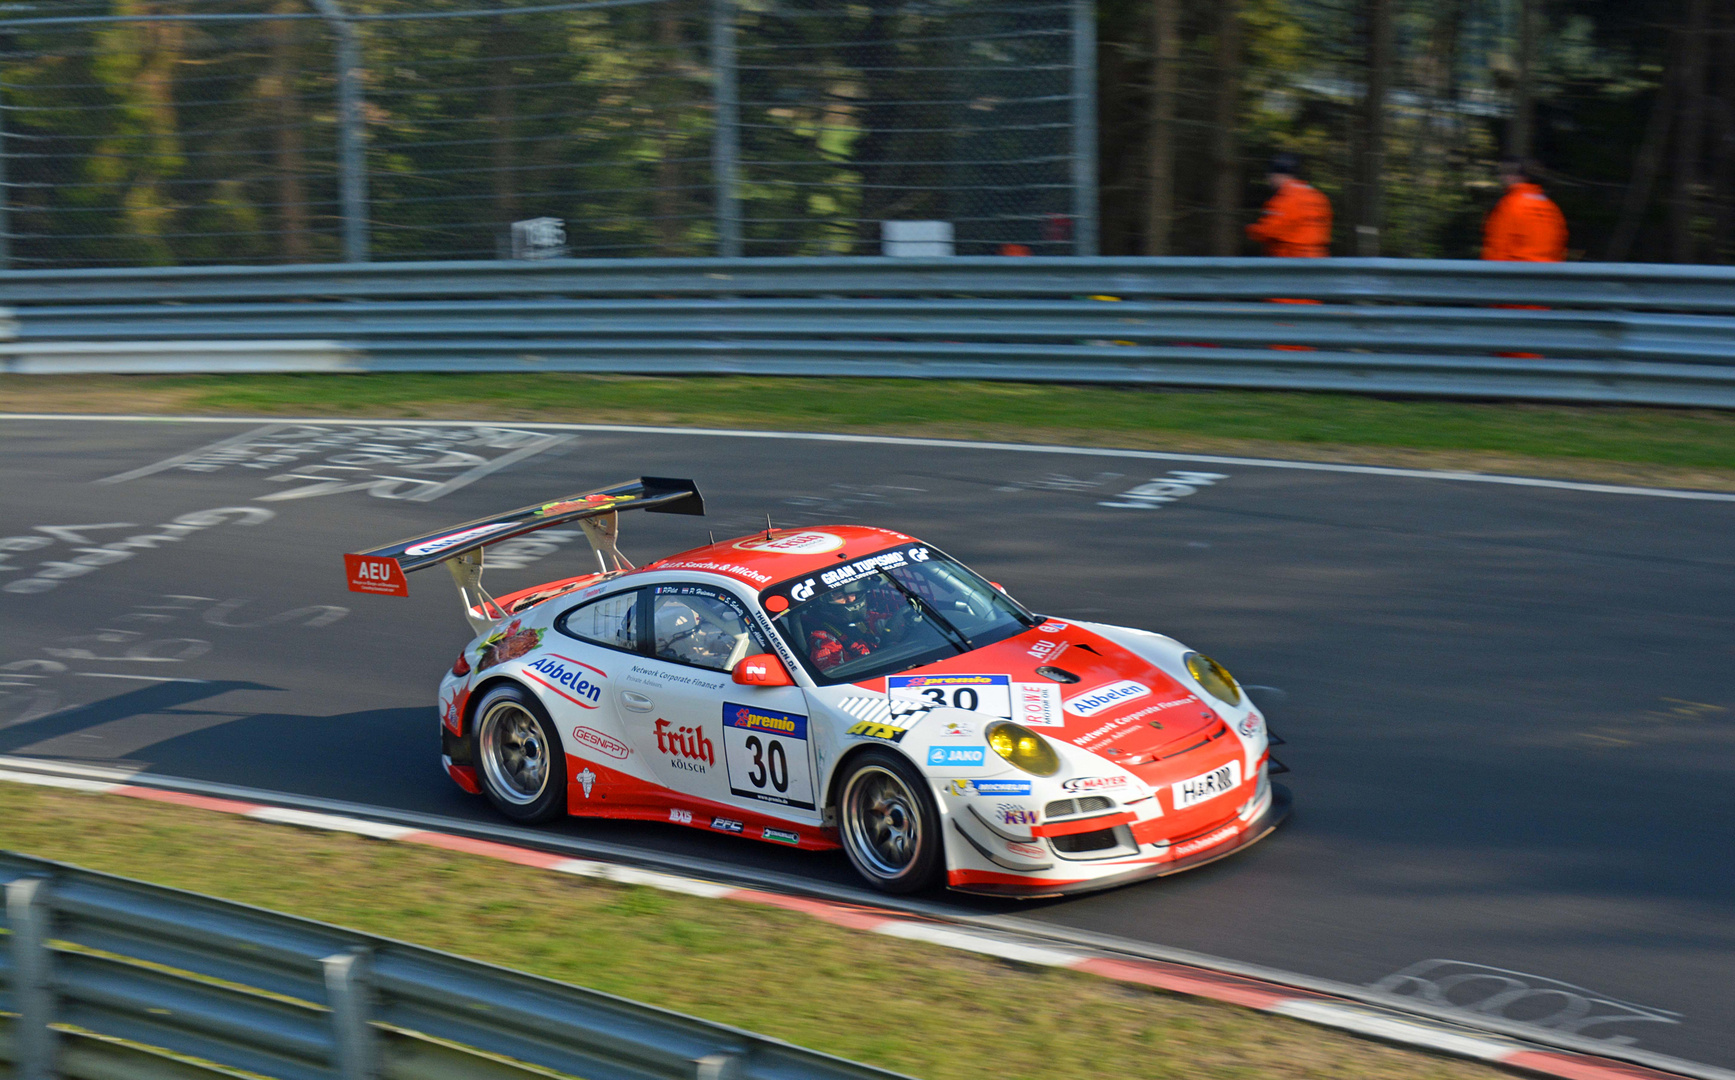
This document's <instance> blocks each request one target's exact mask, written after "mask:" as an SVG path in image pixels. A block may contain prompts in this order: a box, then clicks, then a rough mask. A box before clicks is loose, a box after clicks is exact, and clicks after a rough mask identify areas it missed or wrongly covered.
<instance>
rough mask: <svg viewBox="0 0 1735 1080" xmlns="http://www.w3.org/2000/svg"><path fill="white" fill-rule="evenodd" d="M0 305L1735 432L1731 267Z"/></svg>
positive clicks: (59, 314) (21, 276) (78, 321)
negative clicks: (1665, 407)
mask: <svg viewBox="0 0 1735 1080" xmlns="http://www.w3.org/2000/svg"><path fill="white" fill-rule="evenodd" d="M1272 298H1284V299H1290V300H1304V301H1317V302H1316V303H1299V304H1298V303H1270V302H1268V301H1269V300H1270V299H1272ZM0 304H9V305H11V306H12V312H11V314H12V318H13V319H14V320H15V325H16V334H15V336H14V338H13V340H11V341H10V342H6V343H0V357H4V358H5V360H4V370H9V371H14V372H50V371H111V372H127V371H242V370H252V371H258V370H283V371H310V370H316V371H588V372H620V373H645V374H652V373H656V374H709V373H725V372H743V373H757V374H802V375H812V374H836V375H863V376H914V377H930V378H990V379H1019V380H1047V381H1071V382H1111V383H1152V384H1169V385H1192V386H1236V387H1259V388H1270V389H1304V390H1352V391H1366V392H1373V393H1406V394H1433V395H1452V396H1466V397H1525V398H1541V399H1556V400H1578V401H1596V402H1631V403H1649V404H1672V405H1710V406H1718V407H1735V268H1731V267H1709V266H1672V265H1649V264H1588V263H1566V264H1533V263H1479V262H1446V261H1428V260H1396V259H1278V260H1273V259H1180V258H1177V259H1006V258H1002V259H995V258H964V259H922V260H917V259H708V260H642V259H635V260H567V261H548V262H528V263H527V262H486V263H479V262H456V263H454V262H443V263H383V264H368V265H354V264H325V265H307V266H288V267H275V268H255V267H214V268H193V269H165V268H155V269H146V270H99V271H45V272H35V273H0ZM1512 305H1530V307H1527V308H1517V307H1513V306H1512Z"/></svg>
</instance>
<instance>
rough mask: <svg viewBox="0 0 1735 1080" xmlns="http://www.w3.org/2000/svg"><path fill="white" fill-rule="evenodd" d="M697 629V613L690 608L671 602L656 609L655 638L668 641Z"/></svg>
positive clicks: (678, 602) (677, 602)
mask: <svg viewBox="0 0 1735 1080" xmlns="http://www.w3.org/2000/svg"><path fill="white" fill-rule="evenodd" d="M698 628H699V613H698V612H697V611H694V610H693V609H692V607H690V606H689V605H687V604H683V603H681V602H680V601H679V600H672V601H669V602H667V603H665V604H663V605H662V606H661V607H659V608H658V609H657V627H656V629H657V638H658V640H660V641H668V640H671V639H673V638H676V637H679V636H680V635H682V634H686V633H690V632H692V631H694V630H697V629H698Z"/></svg>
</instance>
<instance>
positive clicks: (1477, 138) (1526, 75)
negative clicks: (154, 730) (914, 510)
mask: <svg viewBox="0 0 1735 1080" xmlns="http://www.w3.org/2000/svg"><path fill="white" fill-rule="evenodd" d="M714 2H715V0H655V2H649V3H638V4H629V5H627V6H619V7H606V8H591V9H577V10H570V9H569V10H547V8H549V7H550V6H551V5H548V4H546V3H544V4H540V5H537V4H534V3H533V2H532V0H344V3H343V7H344V9H345V10H347V11H349V12H351V13H360V14H364V15H371V16H375V17H378V16H392V17H393V18H388V19H379V20H378V21H372V22H358V23H355V24H353V26H354V27H355V28H356V32H357V33H358V35H359V42H360V55H361V65H360V73H361V80H362V92H363V99H364V102H365V104H364V112H363V115H364V118H365V127H366V136H367V156H366V161H367V174H368V188H369V191H368V194H369V199H370V202H369V213H368V230H369V234H370V237H371V241H372V243H371V246H372V249H373V257H375V258H380V259H391V258H492V257H496V256H498V255H500V254H502V253H504V252H505V250H506V246H505V245H506V236H507V227H508V225H509V223H510V222H512V221H516V220H522V219H525V218H531V217H537V216H549V217H554V218H558V219H560V220H561V221H563V222H564V223H565V226H566V233H567V239H568V251H569V252H570V254H573V255H594V256H635V255H643V256H653V255H660V256H702V255H709V254H714V253H715V251H716V245H717V226H716V199H715V190H716V184H715V177H714V173H713V153H712V150H713V138H714V135H715V131H716V124H715V117H716V115H717V114H716V110H715V108H714V105H713V83H712V76H713V72H712V68H711V57H712V50H713V30H714V27H713V24H712V19H711V15H712V11H713V3H714ZM310 3H311V0H55V2H53V3H34V4H33V3H28V2H22V0H20V2H10V3H7V4H5V5H4V6H3V8H0V125H3V128H4V133H3V136H0V139H3V142H0V147H3V149H4V154H3V155H0V156H3V164H4V167H5V171H4V175H3V176H0V185H3V188H0V190H4V191H5V193H6V199H5V203H4V208H3V211H0V212H3V213H4V214H5V218H4V220H3V221H0V225H3V226H4V227H3V228H0V232H4V233H6V234H9V236H8V237H6V239H8V240H9V241H10V243H9V244H8V245H7V250H6V255H7V261H8V264H9V265H11V266H15V267H54V266H65V267H77V266H104V265H141V264H157V265H173V264H191V263H245V262H303V261H321V260H330V259H336V258H339V257H340V255H341V250H342V243H341V232H342V229H341V219H340V214H341V199H340V197H339V190H338V181H337V159H338V151H337V137H336V122H335V118H336V92H335V77H334V75H333V71H334V56H335V35H334V34H333V31H332V27H331V25H330V24H329V22H328V21H326V20H323V19H321V18H320V17H319V14H318V12H317V11H316V10H315V8H314V7H313V6H310ZM526 6H530V7H539V8H540V9H541V10H536V11H529V10H521V11H515V10H514V8H515V7H518V8H523V7H526ZM569 7H570V5H569ZM735 10H736V12H737V17H736V24H737V34H738V43H739V44H738V48H739V71H738V77H739V96H740V110H741V111H740V116H741V124H740V129H739V134H740V145H741V170H742V172H741V187H740V193H741V200H742V203H743V205H744V206H745V207H746V211H747V212H746V220H745V236H744V240H745V244H744V250H745V253H746V254H749V255H797V254H805V255H825V254H874V253H877V252H878V251H879V250H880V232H879V224H880V222H882V221H884V220H888V219H926V218H933V219H941V220H947V221H952V222H954V223H956V228H957V233H958V252H959V253H960V254H993V253H996V252H1000V251H1004V250H1008V248H1007V247H1006V245H1010V244H1016V245H1020V248H1016V249H1010V250H1029V251H1031V252H1033V253H1034V254H1038V255H1041V254H1067V253H1071V252H1072V250H1073V237H1072V228H1073V225H1074V219H1073V210H1074V207H1073V201H1072V185H1073V178H1074V176H1075V172H1074V170H1073V169H1072V156H1073V154H1074V147H1075V145H1077V143H1076V141H1075V139H1074V134H1075V133H1074V131H1073V129H1072V125H1071V123H1070V113H1069V108H1070V102H1071V92H1070V89H1069V86H1070V82H1069V80H1070V77H1071V70H1072V64H1071V59H1070V57H1071V53H1070V48H1071V41H1072V36H1071V33H1072V31H1071V28H1072V24H1071V22H1070V18H1071V12H1072V4H1071V3H1070V0H1058V2H1055V0H1048V2H1043V0H849V2H845V0H737V3H736V7H735ZM461 11H480V12H481V13H480V14H477V15H474V16H467V17H463V18H442V19H429V18H426V17H425V15H426V14H427V13H444V14H447V15H450V14H453V13H456V12H461ZM401 16H415V17H412V18H400V17H401ZM1095 26H1096V37H1097V47H1096V53H1095V55H1096V64H1097V72H1096V82H1095V87H1096V96H1097V115H1098V118H1099V123H1098V131H1097V135H1098V138H1097V139H1096V146H1097V148H1098V149H1097V153H1096V158H1095V160H1096V165H1097V175H1098V178H1099V185H1100V188H1099V191H1100V197H1099V201H1098V207H1099V216H1100V237H1101V240H1100V250H1101V252H1102V253H1103V254H1108V255H1125V254H1150V255H1164V254H1172V255H1238V254H1252V253H1254V249H1253V248H1251V247H1250V246H1249V245H1248V244H1247V242H1246V241H1245V239H1244V238H1243V235H1242V226H1243V225H1244V224H1245V223H1247V222H1248V221H1250V220H1252V219H1253V218H1254V217H1255V216H1256V215H1257V212H1258V211H1257V208H1258V206H1259V204H1260V202H1262V201H1263V199H1264V197H1265V195H1266V189H1265V187H1264V182H1263V179H1264V174H1265V163H1266V162H1267V160H1268V159H1269V157H1270V155H1271V154H1272V153H1274V152H1275V151H1278V150H1289V151H1295V152H1299V153H1301V154H1302V155H1303V156H1304V159H1305V160H1306V162H1307V168H1308V172H1309V178H1310V179H1311V180H1312V182H1314V183H1315V184H1316V185H1317V186H1319V187H1320V188H1321V189H1322V190H1324V191H1325V192H1326V193H1327V194H1328V195H1329V196H1330V197H1331V199H1332V202H1333V205H1334V208H1335V210H1336V221H1335V236H1334V244H1333V252H1334V254H1338V255H1385V256H1400V257H1421V258H1474V257H1475V256H1476V254H1477V251H1478V246H1479V241H1480V225H1481V221H1482V217H1483V215H1484V214H1485V213H1486V211H1487V209H1488V208H1489V207H1490V206H1491V205H1492V204H1493V202H1494V201H1495V199H1496V198H1497V197H1498V195H1499V187H1498V184H1497V181H1496V178H1495V175H1494V163H1495V161H1496V160H1497V159H1498V157H1499V156H1500V155H1501V154H1502V153H1507V152H1510V153H1517V154H1520V155H1528V156H1534V157H1536V158H1538V159H1539V160H1540V161H1541V163H1542V166H1543V176H1544V184H1545V186H1546V187H1547V189H1548V191H1549V192H1550V194H1551V195H1552V196H1553V197H1554V198H1555V199H1556V200H1557V201H1558V202H1559V203H1560V204H1561V206H1562V208H1563V209H1564V210H1565V213H1566V216H1567V220H1568V222H1569V225H1570V228H1571V242H1570V248H1571V256H1570V257H1572V258H1575V259H1591V260H1615V261H1625V260H1636V261H1675V262H1724V263H1726V262H1730V261H1732V260H1735V4H1731V3H1728V2H1726V0H1716V2H1713V0H1097V7H1096V13H1095ZM1084 145H1086V146H1088V145H1089V144H1088V142H1087V143H1085V144H1084Z"/></svg>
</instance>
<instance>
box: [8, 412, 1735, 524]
mask: <svg viewBox="0 0 1735 1080" xmlns="http://www.w3.org/2000/svg"><path fill="white" fill-rule="evenodd" d="M259 419H260V418H259V417H256V416H250V417H233V416H228V417H224V416H134V415H118V416H107V415H101V414H92V413H0V420H60V421H68V422H70V421H78V422H86V423H138V424H168V423H174V424H249V423H258V422H259ZM280 422H281V423H292V424H349V425H353V426H358V427H359V426H367V425H374V426H380V427H469V426H474V425H475V424H476V423H477V421H473V420H348V419H339V418H321V417H292V418H289V419H285V420H283V421H280ZM511 426H513V427H517V428H531V429H536V430H539V431H590V432H613V433H618V434H625V435H694V436H709V437H712V438H727V439H783V440H794V441H799V442H832V443H855V444H862V445H870V446H920V447H929V448H934V449H951V450H996V451H1005V452H1008V453H1018V454H1064V455H1068V456H1072V457H1098V458H1129V459H1133V460H1138V461H1195V462H1202V463H1204V464H1208V465H1239V466H1243V467H1247V468H1258V469H1294V470H1297V471H1302V472H1329V473H1348V474H1351V475H1357V476H1396V477H1404V478H1406V479H1412V480H1450V481H1454V482H1457V483H1464V484H1505V485H1509V486H1512V487H1532V488H1553V489H1555V490H1559V491H1585V492H1591V493H1594V494H1599V495H1642V496H1647V497H1649V498H1656V499H1690V500H1695V501H1699V502H1735V493H1730V492H1721V491H1686V490H1679V489H1675V488H1651V487H1631V486H1627V485H1624V484H1592V483H1586V482H1582V481H1578V480H1545V479H1542V478H1540V477H1533V476H1496V475H1492V474H1489V473H1472V472H1452V471H1448V470H1444V469H1400V468H1396V467H1393V466H1388V465H1340V464H1336V463H1332V462H1323V461H1284V460H1281V459H1276V458H1243V457H1225V456H1222V455H1219V454H1173V453H1168V452H1165V451H1159V450H1114V449H1108V448H1098V447H1085V446H1040V445H1035V444H1031V443H997V442H973V441H970V440H967V439H917V438H908V437H905V436H898V435H834V434H824V433H820V432H805V431H737V430H733V429H730V428H682V427H650V426H645V425H639V424H555V423H534V422H532V423H520V422H517V421H513V422H512V425H511Z"/></svg>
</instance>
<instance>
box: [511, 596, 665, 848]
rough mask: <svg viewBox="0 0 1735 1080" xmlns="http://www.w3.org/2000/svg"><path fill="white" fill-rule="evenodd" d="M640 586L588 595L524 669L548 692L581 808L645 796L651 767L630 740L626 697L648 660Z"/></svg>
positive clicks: (602, 809)
mask: <svg viewBox="0 0 1735 1080" xmlns="http://www.w3.org/2000/svg"><path fill="white" fill-rule="evenodd" d="M641 605H642V597H641V596H640V590H638V589H623V590H621V591H619V592H613V593H608V594H606V595H604V596H601V597H598V598H596V599H593V600H588V601H586V602H585V603H583V604H580V605H578V606H577V607H574V608H571V609H569V610H567V611H564V612H562V613H561V614H560V615H558V616H557V617H556V618H555V620H554V629H555V630H556V631H557V633H558V636H556V637H552V638H547V639H545V640H544V642H543V650H542V652H541V653H539V654H538V656H537V659H536V660H535V662H533V663H531V664H529V665H528V666H526V667H525V668H524V670H523V671H522V673H521V674H522V675H523V676H524V678H526V679H528V680H530V681H531V682H532V683H533V684H534V685H533V689H535V690H536V691H537V693H539V694H541V695H542V698H543V700H544V702H546V703H547V704H548V706H549V712H550V714H551V715H553V716H554V717H555V718H556V720H557V723H558V726H559V727H560V733H561V737H562V738H563V739H564V740H566V749H567V753H568V754H569V755H570V757H571V759H573V760H572V761H571V762H569V771H570V772H571V776H570V778H569V779H570V783H569V792H570V794H569V803H570V808H571V810H572V812H573V813H577V814H583V813H586V812H592V813H607V812H612V811H619V810H621V809H623V808H628V807H631V806H634V805H637V804H639V803H642V802H644V801H645V796H646V794H647V792H648V791H649V790H650V789H649V788H648V785H646V784H645V783H644V781H645V780H647V779H653V777H651V776H649V775H648V773H649V770H648V768H647V766H646V764H645V762H643V761H642V760H635V759H639V758H642V755H640V754H637V753H635V752H634V749H633V746H632V743H631V742H630V741H629V740H628V738H627V735H628V725H627V724H626V723H625V718H626V717H628V716H630V715H632V714H631V713H628V712H626V711H625V710H624V709H623V708H622V695H623V693H624V690H625V688H627V687H628V686H629V685H630V684H627V683H626V681H625V680H626V678H627V677H628V675H629V674H630V672H631V668H632V665H633V664H634V663H635V662H638V661H641V660H642V659H643V643H642V641H641V637H642V635H641V632H640V631H641V625H642V623H641V618H640V607H641Z"/></svg>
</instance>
